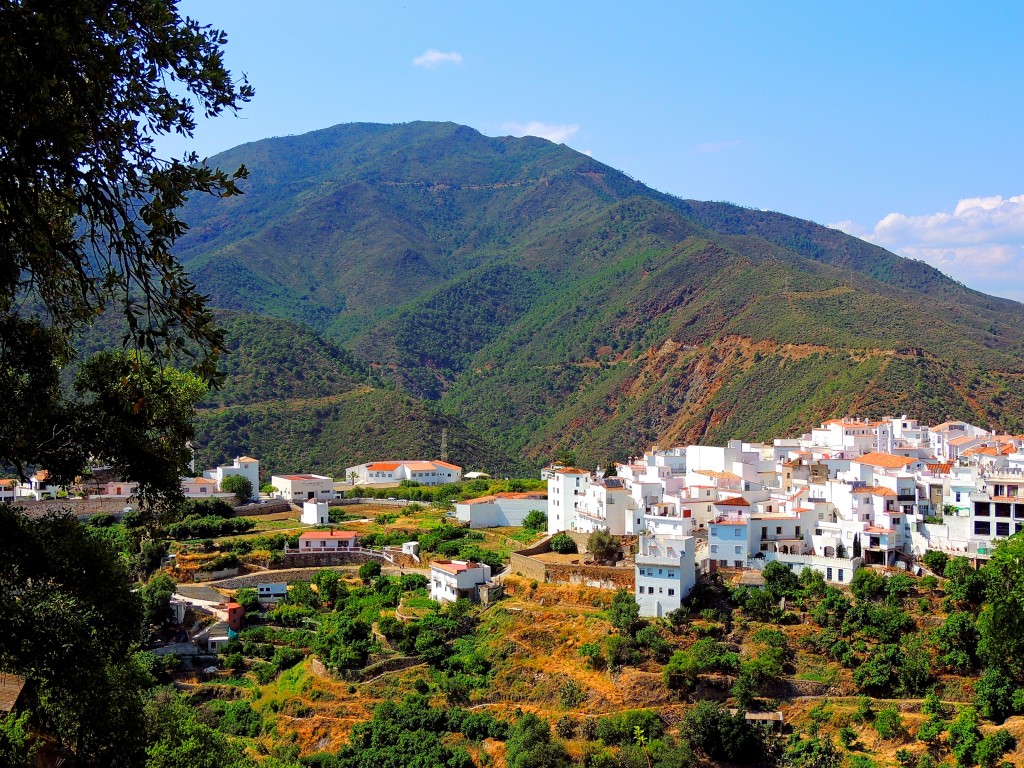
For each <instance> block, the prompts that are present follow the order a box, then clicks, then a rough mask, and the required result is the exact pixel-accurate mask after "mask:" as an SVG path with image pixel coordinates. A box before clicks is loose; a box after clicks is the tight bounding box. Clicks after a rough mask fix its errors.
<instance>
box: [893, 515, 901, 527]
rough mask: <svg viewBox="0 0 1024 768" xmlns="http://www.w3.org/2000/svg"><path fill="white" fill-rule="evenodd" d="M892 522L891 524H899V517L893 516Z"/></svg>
mask: <svg viewBox="0 0 1024 768" xmlns="http://www.w3.org/2000/svg"><path fill="white" fill-rule="evenodd" d="M892 524H893V525H899V524H900V519H899V518H898V517H894V518H893V519H892Z"/></svg>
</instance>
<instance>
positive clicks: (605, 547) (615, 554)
mask: <svg viewBox="0 0 1024 768" xmlns="http://www.w3.org/2000/svg"><path fill="white" fill-rule="evenodd" d="M619 549H620V547H619V540H618V539H617V538H615V537H614V536H612V535H611V534H610V533H608V531H605V530H603V529H601V530H596V531H594V532H593V533H592V534H590V536H589V537H588V538H587V552H589V553H590V555H591V556H592V557H593V558H594V560H595V562H598V563H614V562H615V561H616V560H618V559H619Z"/></svg>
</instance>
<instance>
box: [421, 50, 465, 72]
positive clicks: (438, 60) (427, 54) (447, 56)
mask: <svg viewBox="0 0 1024 768" xmlns="http://www.w3.org/2000/svg"><path fill="white" fill-rule="evenodd" d="M412 63H413V64H415V65H416V66H417V67H425V68H427V69H433V68H434V67H436V66H438V65H439V64H461V63H462V54H461V53H456V52H455V51H450V52H449V53H444V52H443V51H438V50H436V49H434V48H431V49H430V50H429V51H424V52H423V53H422V54H421V55H420V56H417V57H416V58H415V59H413V60H412Z"/></svg>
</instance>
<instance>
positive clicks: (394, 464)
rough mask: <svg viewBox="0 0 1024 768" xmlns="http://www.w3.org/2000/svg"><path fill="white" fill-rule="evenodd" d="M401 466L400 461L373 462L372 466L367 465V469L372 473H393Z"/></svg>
mask: <svg viewBox="0 0 1024 768" xmlns="http://www.w3.org/2000/svg"><path fill="white" fill-rule="evenodd" d="M400 466H402V462H400V461H375V462H373V464H367V465H366V468H367V469H372V470H373V471H374V472H394V471H395V470H396V469H398V468H399V467H400Z"/></svg>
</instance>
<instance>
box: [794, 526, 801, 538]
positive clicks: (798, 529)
mask: <svg viewBox="0 0 1024 768" xmlns="http://www.w3.org/2000/svg"><path fill="white" fill-rule="evenodd" d="M795 535H796V536H799V535H800V526H799V525H798V526H797V527H796V534H795Z"/></svg>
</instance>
